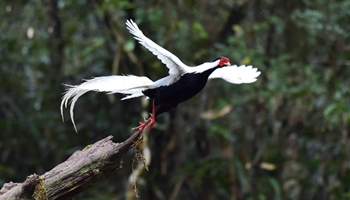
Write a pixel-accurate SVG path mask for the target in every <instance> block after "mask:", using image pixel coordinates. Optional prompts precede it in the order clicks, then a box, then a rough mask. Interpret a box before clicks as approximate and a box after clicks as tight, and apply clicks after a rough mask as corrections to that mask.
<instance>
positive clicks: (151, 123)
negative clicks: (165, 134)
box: [147, 102, 156, 132]
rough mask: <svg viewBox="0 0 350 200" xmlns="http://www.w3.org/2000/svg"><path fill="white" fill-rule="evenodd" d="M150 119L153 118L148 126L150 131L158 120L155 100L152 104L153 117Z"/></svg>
mask: <svg viewBox="0 0 350 200" xmlns="http://www.w3.org/2000/svg"><path fill="white" fill-rule="evenodd" d="M149 119H151V122H150V123H149V124H148V126H147V129H148V132H150V131H151V129H152V127H153V125H154V123H155V122H156V106H155V105H154V102H153V106H152V114H151V117H150V118H149Z"/></svg>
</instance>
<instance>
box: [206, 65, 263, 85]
mask: <svg viewBox="0 0 350 200" xmlns="http://www.w3.org/2000/svg"><path fill="white" fill-rule="evenodd" d="M260 73H261V72H260V71H258V69H257V68H253V66H251V65H248V66H245V65H241V66H237V65H231V66H227V67H222V68H219V69H216V70H215V71H214V72H213V73H212V74H211V75H210V76H209V78H208V79H215V78H221V79H224V80H225V81H227V82H229V83H233V84H242V83H253V82H255V81H256V79H257V77H258V76H259V75H260Z"/></svg>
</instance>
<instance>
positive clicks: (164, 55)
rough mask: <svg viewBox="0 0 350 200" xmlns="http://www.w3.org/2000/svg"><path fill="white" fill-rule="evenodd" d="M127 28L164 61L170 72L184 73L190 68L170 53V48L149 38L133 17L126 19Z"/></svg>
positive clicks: (171, 73)
mask: <svg viewBox="0 0 350 200" xmlns="http://www.w3.org/2000/svg"><path fill="white" fill-rule="evenodd" d="M126 28H127V29H128V30H129V32H130V33H131V34H133V35H134V38H135V39H136V40H138V41H139V43H140V44H142V45H143V46H144V47H146V49H148V50H149V51H151V52H152V53H153V54H154V55H155V56H157V58H158V59H159V60H161V61H162V63H164V64H165V65H166V66H167V67H168V68H169V74H170V75H173V74H180V75H181V74H184V73H186V69H187V68H188V67H187V66H186V65H185V64H184V63H182V62H181V60H180V59H179V58H178V57H176V56H175V55H174V54H172V53H170V52H169V51H168V50H166V49H164V48H163V47H161V46H159V45H158V44H156V43H155V42H153V41H152V40H150V39H149V38H147V37H146V36H145V35H144V34H143V33H142V31H141V30H140V29H139V27H138V26H137V24H136V23H135V22H133V21H132V20H131V19H130V20H127V21H126Z"/></svg>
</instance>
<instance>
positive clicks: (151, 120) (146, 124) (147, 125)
mask: <svg viewBox="0 0 350 200" xmlns="http://www.w3.org/2000/svg"><path fill="white" fill-rule="evenodd" d="M155 122H156V106H155V105H154V102H153V106H152V114H151V117H150V118H148V119H147V120H145V121H144V122H140V125H139V126H137V127H135V128H133V130H139V131H143V130H144V129H145V128H147V130H148V132H150V131H151V129H152V127H153V125H154V123H155Z"/></svg>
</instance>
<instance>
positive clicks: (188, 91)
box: [143, 70, 214, 115]
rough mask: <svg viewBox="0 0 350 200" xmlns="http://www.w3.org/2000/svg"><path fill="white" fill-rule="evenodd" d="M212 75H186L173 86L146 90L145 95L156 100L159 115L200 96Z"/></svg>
mask: <svg viewBox="0 0 350 200" xmlns="http://www.w3.org/2000/svg"><path fill="white" fill-rule="evenodd" d="M210 71H211V70H210ZM213 71H214V70H213ZM211 72H212V71H211ZM211 72H210V73H211ZM210 73H209V72H207V73H200V74H194V73H191V74H184V75H183V76H181V78H180V79H179V80H178V81H176V82H175V83H173V84H171V85H168V86H160V87H158V88H154V89H149V90H145V91H143V93H144V94H145V95H146V96H148V97H149V98H151V99H153V100H154V105H155V106H159V107H158V110H157V112H156V113H157V115H159V114H161V113H163V112H166V111H169V110H171V109H173V108H175V107H176V106H177V105H178V104H179V103H181V102H184V101H187V100H189V99H190V98H192V97H193V96H195V95H196V94H198V93H199V92H200V91H201V90H202V89H203V88H204V86H205V84H206V83H207V80H208V77H209V75H210Z"/></svg>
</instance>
